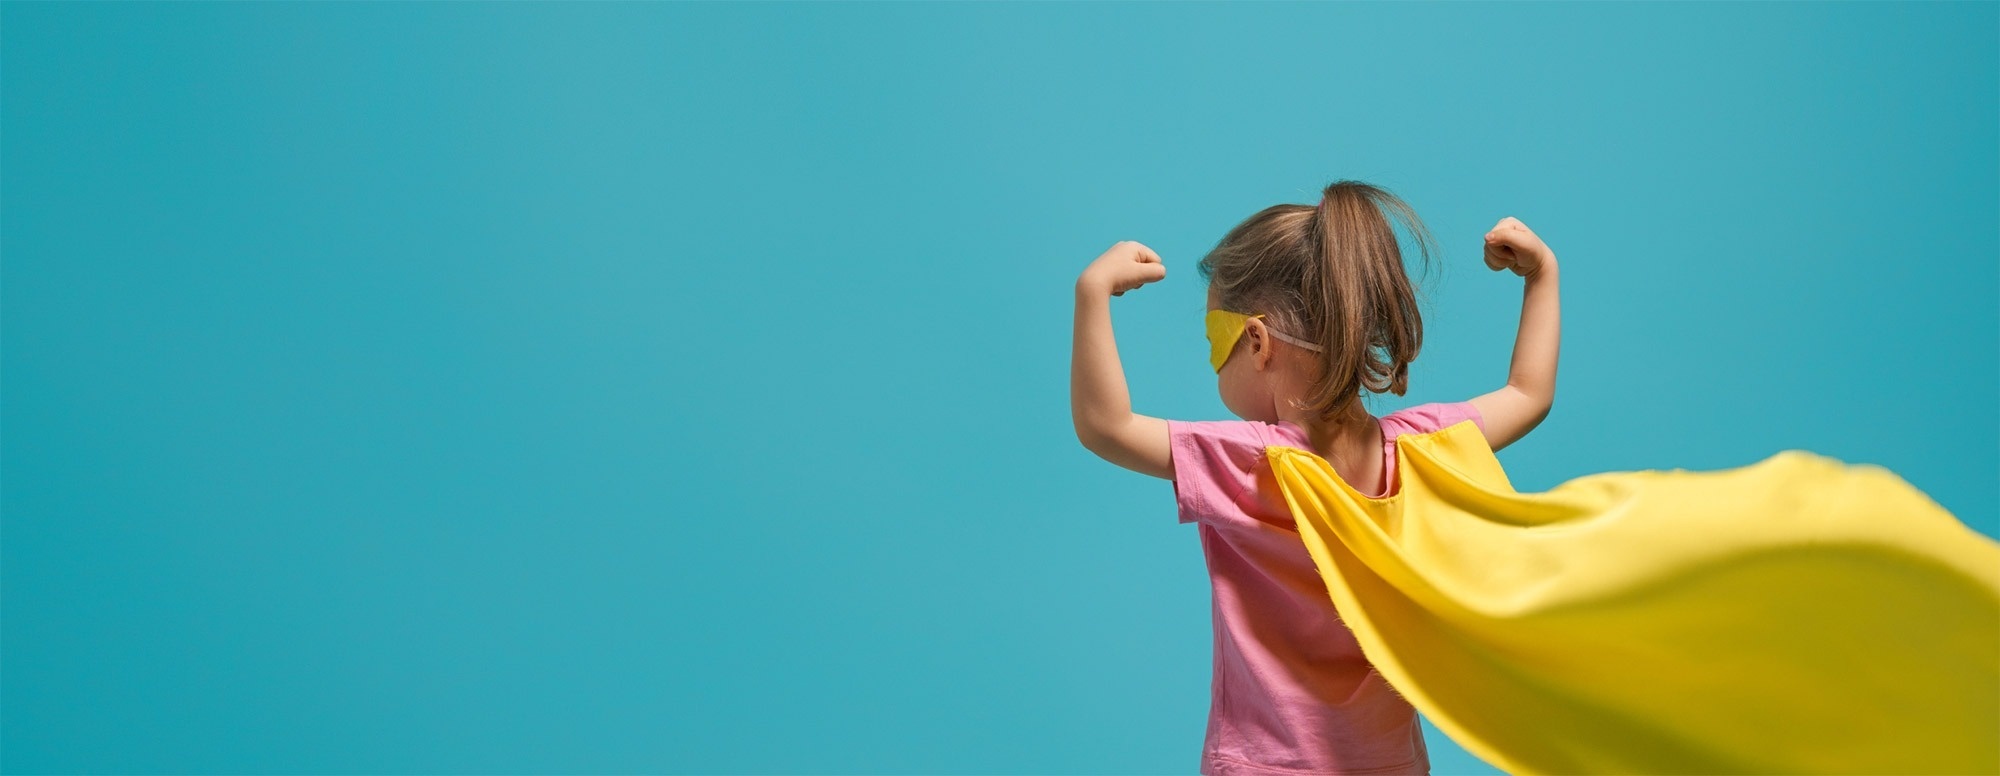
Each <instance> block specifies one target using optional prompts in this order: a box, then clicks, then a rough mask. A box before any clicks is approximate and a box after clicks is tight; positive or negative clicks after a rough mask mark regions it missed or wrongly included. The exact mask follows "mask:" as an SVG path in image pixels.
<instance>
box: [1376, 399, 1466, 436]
mask: <svg viewBox="0 0 2000 776" xmlns="http://www.w3.org/2000/svg"><path fill="white" fill-rule="evenodd" d="M1467 420H1470V421H1472V422H1473V425H1476V426H1478V427H1479V430H1480V431H1481V432H1484V431H1485V430H1486V419H1485V418H1482V417H1480V415H1479V409H1478V408H1476V407H1473V406H1472V402H1469V401H1457V402H1431V403H1429V404H1419V405H1416V406H1414V407H1404V408H1403V409H1400V410H1397V411H1395V412H1391V413H1389V414H1387V415H1384V416H1382V431H1383V436H1385V437H1387V438H1389V439H1392V440H1393V439H1395V437H1396V435H1399V434H1427V433H1430V432H1432V431H1437V430H1440V429H1446V428H1451V427H1452V426H1455V425H1457V424H1459V423H1461V422H1464V421H1467Z"/></svg>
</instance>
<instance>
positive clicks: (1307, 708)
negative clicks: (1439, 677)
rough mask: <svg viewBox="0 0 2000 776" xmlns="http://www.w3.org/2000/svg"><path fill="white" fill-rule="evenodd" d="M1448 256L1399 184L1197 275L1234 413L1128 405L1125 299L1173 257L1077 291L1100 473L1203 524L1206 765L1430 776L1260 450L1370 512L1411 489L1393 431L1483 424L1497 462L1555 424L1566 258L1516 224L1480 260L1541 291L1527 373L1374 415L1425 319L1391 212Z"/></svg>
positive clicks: (1260, 218)
mask: <svg viewBox="0 0 2000 776" xmlns="http://www.w3.org/2000/svg"><path fill="white" fill-rule="evenodd" d="M1392 215H1393V216H1397V217H1399V218H1400V219H1401V220H1402V221H1403V222H1404V223H1405V224H1406V225H1407V226H1408V227H1409V231H1410V232H1411V233H1412V234H1413V235H1414V236H1415V237H1416V238H1417V240H1418V242H1419V246H1420V248H1421V249H1422V251H1423V257H1424V259H1425V260H1426V261H1428V260H1429V259H1430V254H1431V252H1432V244H1431V241H1430V238H1429V235H1428V233H1427V232H1426V231H1425V229H1424V227H1423V225H1422V223H1421V221H1419V220H1418V219H1417V218H1416V215H1415V214H1414V213H1413V212H1412V211H1411V210H1410V208H1409V207H1408V206H1407V205H1406V204H1404V203H1403V202H1402V201H1401V200H1399V199H1398V198H1396V197H1395V196H1394V195H1392V194H1390V193H1389V192H1387V191H1385V190H1383V189H1381V188H1379V187H1376V186H1371V185H1369V184H1366V183H1361V182H1358V181H1345V180H1343V181H1337V182H1335V183H1333V184H1332V185H1330V186H1327V187H1326V189H1325V191H1324V192H1323V194H1322V196H1321V199H1320V202H1319V204H1318V206H1316V207H1314V206H1307V205H1295V204H1281V205H1273V206H1271V207H1269V208H1265V209H1264V210H1262V211H1260V212H1258V213H1257V214H1255V215H1253V216H1251V217H1250V218H1249V219H1248V220H1245V221H1244V222H1242V223H1241V224H1238V225H1237V226H1236V227H1235V228H1234V229H1231V230H1230V231H1229V233H1228V234H1227V235H1226V236H1224V237H1223V239H1222V241H1221V243H1220V244H1218V245H1217V246H1216V247H1215V248H1214V250H1212V251H1210V252H1209V254H1208V255H1207V256H1206V257H1204V258H1203V259H1202V260H1201V262H1200V264H1199V265H1198V267H1199V269H1200V271H1201V274H1202V276H1203V277H1204V278H1205V279H1207V280H1208V281H1209V288H1208V332H1209V342H1210V346H1211V359H1210V360H1211V362H1212V365H1213V366H1214V367H1215V369H1216V372H1217V374H1218V385H1217V389H1218V390H1219V391H1220V393H1221V395H1222V402H1223V405H1224V406H1226V407H1228V408H1229V411H1230V412H1232V413H1234V414H1235V415H1237V416H1238V417H1240V418H1242V420H1240V421H1179V420H1164V419H1161V418H1155V417H1148V416H1145V415H1139V414H1135V413H1133V412H1132V407H1131V398H1130V395H1129V394H1128V393H1127V391H1126V388H1125V378H1124V370H1123V368H1122V367H1121V366H1120V365H1119V361H1118V349H1117V344H1116V342H1115V341H1114V340H1113V338H1112V331H1111V310H1110V297H1113V296H1119V295H1122V294H1124V293H1125V292H1126V291H1130V290H1132V289H1135V288H1138V287H1140V286H1142V285H1145V284H1147V283H1151V282H1154V281H1158V280H1161V279H1163V278H1165V277H1166V267H1165V265H1164V263H1163V262H1162V261H1161V259H1160V257H1159V255H1158V254H1155V253H1154V252H1153V251H1152V250H1151V249H1149V248H1147V247H1146V246H1144V245H1141V244H1139V243H1136V242H1129V241H1128V242H1120V243H1118V244H1116V245H1113V246H1112V247H1111V249H1110V250H1108V251H1106V252H1105V253H1104V254H1103V255H1102V256H1099V257H1098V258H1097V260H1096V261H1094V262H1092V263H1091V264H1090V266H1089V267H1088V268H1086V269H1085V270H1084V271H1083V274H1082V276H1081V277H1079V278H1078V279H1077V283H1076V339H1075V349H1074V352H1073V354H1072V364H1071V378H1070V379H1071V412H1072V416H1073V419H1074V421H1075V423H1076V433H1077V438H1078V439H1079V440H1080V441H1082V443H1083V445H1084V447H1086V448H1089V449H1090V451H1091V452H1094V453H1096V454H1098V455H1099V456H1101V457H1103V458H1104V459H1105V460H1107V461H1110V462H1112V463H1115V464H1118V465H1119V466H1123V467H1125V468H1128V469H1132V470H1133V471H1137V472H1141V473H1144V474H1150V475H1153V476H1155V477H1161V478H1165V479H1170V480H1173V482H1174V493H1175V498H1176V501H1177V503H1178V509H1179V520H1180V522H1182V523H1199V524H1200V532H1201V544H1202V552H1203V555H1204V557H1205V559H1206V561H1207V565H1208V570H1209V575H1210V579H1211V582H1212V584H1213V589H1214V607H1215V608H1214V621H1215V623H1214V624H1215V663H1214V681H1213V685H1212V687H1211V693H1212V696H1211V703H1210V709H1209V723H1208V732H1207V736H1206V740H1205V741H1204V744H1203V752H1202V760H1201V767H1200V770H1201V773H1204V774H1282V775H1285V776H1299V775H1300V774H1307V773H1313V774H1318V773H1428V772H1429V770H1430V759H1429V757H1428V755H1427V753H1426V750H1425V747H1424V740H1423V734H1422V730H1421V728H1420V727H1419V725H1418V723H1417V715H1416V710H1415V708H1414V707H1412V706H1411V705H1410V703H1409V702H1408V701H1406V700H1405V699H1404V698H1403V697H1402V696H1401V695H1400V694H1398V692H1397V691H1396V690H1395V688H1394V687H1392V686H1391V685H1389V684H1388V683H1387V682H1386V681H1385V680H1384V679H1383V678H1382V676H1381V674H1380V673H1378V672H1377V671H1375V669H1374V668H1373V667H1371V666H1370V665H1369V663H1368V661H1367V659H1366V658H1365V657H1364V656H1363V654H1362V651H1361V648H1360V646H1359V644H1358V643H1357V642H1356V640H1355V637H1354V635H1353V633H1352V632H1351V631H1349V630H1348V628H1347V626H1346V625H1345V624H1343V623H1342V621H1341V618H1340V614H1339V613H1338V612H1337V611H1335V609H1334V606H1333V603H1332V600H1331V599H1330V598H1329V596H1328V594H1327V587H1326V585H1325V583H1324V581H1323V580H1322V578H1321V576H1320V573H1319V570H1318V568H1317V567H1316V566H1315V564H1314V561H1313V559H1312V557H1311V556H1310V555H1309V554H1308V552H1307V549H1306V547H1305V546H1304V545H1303V544H1302V543H1301V538H1300V535H1299V533H1298V528H1297V526H1296V524H1295V522H1294V518H1293V515H1292V514H1291V512H1290V511H1289V510H1288V509H1287V506H1286V504H1285V502H1284V501H1283V500H1282V498H1281V496H1280V493H1279V490H1278V488H1277V486H1276V484H1275V483H1274V481H1273V474H1272V472H1271V468H1270V465H1269V463H1268V462H1267V459H1266V457H1265V453H1264V449H1265V448H1266V447H1268V446H1273V445H1281V446H1286V447H1295V448H1299V449H1303V450H1309V451H1312V452H1313V453H1316V454H1317V455H1319V456H1320V457H1322V458H1324V459H1325V460H1326V461H1327V462H1329V463H1330V464H1331V465H1332V467H1333V469H1334V471H1335V472H1336V473H1337V474H1338V475H1339V477H1340V478H1341V479H1342V480H1343V481H1345V482H1347V483H1349V484H1350V485H1351V486H1352V487H1353V488H1355V489H1356V490H1357V491H1359V492H1361V493H1362V494H1364V495H1369V496H1370V497H1373V498H1382V497H1387V496H1389V495H1391V494H1395V493H1396V492H1397V487H1398V484H1399V483H1398V478H1397V474H1396V443H1395V442H1396V437H1397V436H1399V435H1402V434H1412V433H1426V432H1431V431H1436V430H1438V429H1442V428H1446V427H1448V426H1451V425H1454V424H1457V423H1460V422H1464V421H1468V420H1469V421H1471V422H1472V423H1474V424H1476V425H1477V427H1478V429H1479V430H1480V432H1481V433H1482V434H1483V435H1484V436H1485V438H1486V440H1487V444H1488V445H1489V446H1491V448H1492V449H1494V450H1496V451H1497V450H1499V449H1500V448H1503V447H1505V446H1507V445H1508V444H1511V443H1513V442H1514V441H1515V440H1517V439H1520V438H1521V437H1522V436H1524V435H1526V434H1527V433H1528V432H1529V431H1530V430H1532V429H1533V428H1534V427H1535V426H1536V425H1538V424H1540V423H1541V421H1542V419H1543V418H1544V417H1546V416H1547V415H1548V412H1549V407H1550V405H1551V403H1552V402H1553V401H1554V399H1555V378H1556V350H1557V341H1558V339H1559V328H1558V323H1557V321H1558V316H1557V302H1556V258H1555V254H1554V253H1553V252H1552V251H1550V250H1549V248H1548V246H1547V245H1545V244H1543V242H1542V240H1541V239H1540V238H1538V237H1536V236H1535V234H1534V232H1532V231H1529V229H1528V227H1527V226H1526V225H1525V224H1523V223H1521V222H1520V221H1519V220H1517V219H1514V218H1503V219H1501V220H1500V222H1499V223H1498V224H1496V225H1495V226H1494V227H1493V229H1492V230H1491V231H1489V232H1487V233H1486V235H1485V260H1486V266H1487V267H1489V268H1491V269H1494V270H1511V271H1513V272H1514V273H1515V274H1516V275H1519V276H1521V277H1522V278H1524V279H1525V292H1524V297H1523V304H1522V312H1521V323H1520V333H1519V336H1518V338H1517V341H1516V343H1515V346H1514V353H1513V364H1512V367H1511V368H1510V369H1509V371H1508V374H1507V379H1506V381H1505V383H1504V384H1502V385H1501V386H1500V387H1499V388H1498V389H1496V390H1494V391H1492V392H1490V393H1486V394H1484V395H1481V396H1478V397H1475V398H1472V399H1471V400H1469V401H1464V402H1455V403H1436V404H1425V405H1420V406H1416V407H1410V408H1407V409H1404V410H1401V411H1398V412H1394V413H1390V414H1388V415H1386V416H1383V417H1380V418H1377V417H1374V416H1372V415H1370V414H1369V413H1368V411H1367V410H1366V409H1365V408H1364V407H1363V406H1362V403H1361V401H1360V399H1361V396H1362V392H1363V391H1369V392H1374V393H1381V392H1384V391H1388V392H1393V393H1395V394H1396V395H1398V396H1400V395H1403V394H1404V393H1405V391H1406V390H1407V388H1408V382H1409V365H1410V362H1411V361H1413V360H1415V359H1416V356H1417V351H1418V349H1419V348H1420V347H1421V346H1422V344H1423V322H1422V320H1421V318H1420V317H1419V314H1418V311H1417V306H1416V301H1415V299H1414V298H1413V294H1412V287H1411V285H1410V282H1409V279H1408V277H1407V275H1406V274H1405V272H1404V269H1403V259H1402V254H1401V252H1400V251H1399V250H1398V247H1397V240H1396V234H1395V232H1394V231H1393V230H1392V228H1391V226H1390V221H1389V217H1390V216H1392Z"/></svg>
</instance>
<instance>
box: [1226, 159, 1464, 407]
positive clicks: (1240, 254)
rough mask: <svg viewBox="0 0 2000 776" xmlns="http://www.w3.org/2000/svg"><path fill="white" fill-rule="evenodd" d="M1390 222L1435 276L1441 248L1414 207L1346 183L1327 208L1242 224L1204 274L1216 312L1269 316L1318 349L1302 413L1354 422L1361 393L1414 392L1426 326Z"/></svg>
mask: <svg viewBox="0 0 2000 776" xmlns="http://www.w3.org/2000/svg"><path fill="white" fill-rule="evenodd" d="M1389 215H1396V216H1398V217H1400V218H1401V219H1402V221H1403V223H1404V224H1405V226H1406V227H1407V228H1408V230H1409V232H1410V233H1411V235H1412V236H1413V237H1414V238H1415V240H1416V243H1417V247H1418V249H1419V251H1420V253H1421V255H1422V258H1423V261H1424V267H1425V269H1426V270H1428V269H1429V267H1430V265H1431V255H1432V254H1433V253H1435V252H1436V243H1435V241H1434V240H1432V238H1431V235H1430V233H1429V232H1428V231H1427V230H1426V229H1425V228H1424V225H1423V222H1422V221H1421V220H1419V219H1418V218H1417V214H1416V212H1415V211H1413V210H1411V209H1410V206H1409V205H1408V204H1405V203H1404V202H1403V200H1401V199H1399V198H1397V197H1396V195H1394V194H1391V193H1389V192H1388V191H1387V190H1385V189H1382V188H1380V187H1377V186H1373V185H1369V184H1367V183H1362V182H1360V181H1354V180H1340V181H1335V182H1333V183H1332V184H1330V185H1328V186H1327V187H1326V189H1325V190H1324V191H1322V192H1321V195H1320V201H1319V206H1318V207H1313V206H1309V205H1297V204H1282V205H1272V206H1270V207H1267V208H1265V209H1263V210H1261V211H1258V212H1257V214H1256V215H1253V216H1251V217H1249V218H1248V219H1245V220H1244V221H1243V223H1240V224H1237V225H1236V226H1235V228H1232V229H1230V230H1229V233H1228V234H1226V235H1224V236H1223V238H1222V241H1221V242H1219V243H1217V244H1216V246H1215V248H1214V249H1213V250H1210V251H1209V252H1208V255H1207V256H1204V257H1202V260H1201V263H1200V264H1198V265H1196V268H1197V269H1199V270H1200V272H1201V276H1202V278H1204V279H1206V280H1208V281H1209V283H1210V285H1211V286H1213V287H1214V288H1215V292H1216V305H1217V306H1219V307H1221V308H1222V309H1225V310H1233V311H1236V312H1241V313H1251V314H1255V313H1263V314H1264V316H1265V320H1266V321H1267V322H1268V323H1270V324H1271V325H1272V326H1274V327H1275V328H1277V329H1278V330H1279V331H1281V332H1284V333H1286V334H1290V335H1293V336H1295V337H1302V338H1304V339H1307V340H1310V341H1312V342H1315V343H1318V344H1319V345H1320V346H1321V347H1322V348H1323V349H1324V350H1323V351H1322V352H1320V353H1316V354H1314V355H1315V356H1317V358H1316V359H1315V364H1316V368H1315V370H1314V372H1315V373H1314V375H1313V380H1312V387H1311V389H1310V395H1309V396H1308V397H1307V399H1306V402H1305V403H1304V405H1303V406H1302V409H1305V410H1307V411H1310V412H1312V413H1314V414H1315V415H1316V416H1318V417H1319V418H1320V419H1321V420H1327V421H1331V420H1334V419H1337V418H1341V417H1343V416H1345V415H1346V414H1347V413H1348V412H1349V410H1350V406H1349V405H1350V404H1351V403H1353V402H1354V401H1356V400H1357V399H1359V398H1360V397H1361V390H1362V389H1364V388H1365V389H1367V390H1369V391H1373V392H1375V393H1381V392H1384V391H1388V392H1390V393H1394V394H1396V395H1397V396H1401V395H1403V393H1404V391H1406V390H1408V388H1409V382H1410V362H1412V361H1415V360H1416V358H1417V351H1418V350H1419V349H1421V348H1422V347H1423V342H1424V322H1423V316H1422V315H1421V314H1419V312H1418V310H1417V300H1416V295H1415V289H1414V288H1413V287H1412V286H1411V284H1410V280H1409V276H1408V275H1407V274H1406V273H1405V272H1404V271H1403V254H1402V251H1401V250H1400V249H1399V248H1398V247H1397V243H1396V232H1395V230H1394V229H1393V227H1392V226H1391V225H1390V222H1389V218H1388V216H1389Z"/></svg>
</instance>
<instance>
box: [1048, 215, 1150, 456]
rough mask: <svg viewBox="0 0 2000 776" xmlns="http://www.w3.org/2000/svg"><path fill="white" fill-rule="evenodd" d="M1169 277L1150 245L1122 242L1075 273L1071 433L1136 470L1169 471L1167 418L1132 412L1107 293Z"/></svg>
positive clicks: (1091, 447) (1105, 454)
mask: <svg viewBox="0 0 2000 776" xmlns="http://www.w3.org/2000/svg"><path fill="white" fill-rule="evenodd" d="M1166 276H1167V268H1166V265H1164V264H1162V263H1160V256H1159V254H1156V253H1154V252H1153V249H1151V248H1148V247H1146V246H1144V245H1140V244H1139V243H1136V242H1131V241H1129V240H1128V241H1125V242H1121V243H1118V244H1116V245H1113V246H1111V249H1110V250H1107V251H1105V252H1104V255H1102V256H1099V257H1097V260H1096V261H1093V262H1091V263H1090V266H1089V267H1086V268H1085V269H1084V270H1083V275H1082V276H1081V277H1078V278H1077V280H1076V341H1075V343H1074V345H1073V346H1072V348H1071V350H1070V371H1069V408H1070V419H1071V420H1072V421H1074V422H1075V423H1076V438H1077V440H1078V441H1080V442H1082V443H1083V446H1084V447H1085V448H1087V449H1089V450H1090V451H1091V452H1093V453H1096V454H1097V455H1098V457H1100V458H1103V459H1104V460H1107V461H1110V462H1112V463H1115V464H1118V465H1119V466H1123V467H1125V468H1127V469H1131V470H1132V471H1135V472H1139V473H1141V474H1150V475H1153V476H1155V477H1159V478H1162V479H1169V480H1171V479H1173V478H1174V459H1173V452H1172V450H1171V449H1169V447H1168V440H1167V422H1166V421H1165V420H1161V419H1159V418H1153V417H1147V416H1145V415H1138V414H1134V413H1133V412H1132V395H1131V393H1130V392H1129V391H1127V390H1126V388H1125V367H1124V366H1123V365H1121V364H1119V362H1118V341H1117V340H1116V339H1114V338H1113V337H1112V334H1111V297H1114V296H1121V295H1123V294H1124V293H1125V292H1127V291H1130V290H1132V289H1135V288H1138V287H1140V286H1143V285H1145V284H1147V283H1151V282H1154V281H1157V280H1160V279H1162V278H1165V277H1166Z"/></svg>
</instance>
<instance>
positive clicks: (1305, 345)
mask: <svg viewBox="0 0 2000 776" xmlns="http://www.w3.org/2000/svg"><path fill="white" fill-rule="evenodd" d="M1264 330H1265V331H1268V332H1270V333H1271V336H1273V337H1277V338H1278V339H1281V340H1284V341H1286V342H1289V343H1292V344H1294V345H1297V346H1299V347H1302V348H1305V349H1306V350H1310V351H1312V352H1314V353H1319V352H1322V350H1323V349H1322V348H1320V346H1318V345H1314V344H1312V343H1310V342H1307V341H1305V340H1302V339H1299V338H1297V337H1293V336H1292V335H1289V334H1286V333H1284V332H1281V331H1278V330H1277V329H1273V328H1271V327H1269V326H1265V327H1264Z"/></svg>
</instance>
